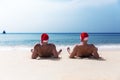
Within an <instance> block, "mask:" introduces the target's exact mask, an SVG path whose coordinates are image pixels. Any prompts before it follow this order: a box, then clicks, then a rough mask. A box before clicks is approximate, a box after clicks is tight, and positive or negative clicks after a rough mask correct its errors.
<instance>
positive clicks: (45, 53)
mask: <svg viewBox="0 0 120 80" xmlns="http://www.w3.org/2000/svg"><path fill="white" fill-rule="evenodd" d="M48 40H49V36H48V34H47V33H43V34H42V35H41V43H38V44H36V45H35V46H34V49H31V52H32V56H31V58H32V59H36V58H37V57H45V58H46V57H54V58H58V57H59V54H60V53H61V51H62V50H59V52H57V50H56V46H55V45H54V44H52V43H48Z"/></svg>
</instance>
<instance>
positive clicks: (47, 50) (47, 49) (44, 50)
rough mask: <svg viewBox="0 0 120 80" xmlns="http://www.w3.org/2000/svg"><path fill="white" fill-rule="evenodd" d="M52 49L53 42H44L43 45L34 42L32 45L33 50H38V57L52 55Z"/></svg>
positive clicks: (53, 46) (53, 47)
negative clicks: (33, 45)
mask: <svg viewBox="0 0 120 80" xmlns="http://www.w3.org/2000/svg"><path fill="white" fill-rule="evenodd" d="M53 49H55V45H54V44H45V45H40V44H36V45H35V47H34V50H36V51H37V52H38V55H39V56H40V57H50V56H52V55H53Z"/></svg>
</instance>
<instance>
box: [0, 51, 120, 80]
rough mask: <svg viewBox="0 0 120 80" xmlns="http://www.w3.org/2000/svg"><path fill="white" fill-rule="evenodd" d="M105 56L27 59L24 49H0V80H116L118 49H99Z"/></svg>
mask: <svg viewBox="0 0 120 80" xmlns="http://www.w3.org/2000/svg"><path fill="white" fill-rule="evenodd" d="M99 54H100V56H102V57H103V58H104V59H105V60H93V59H69V58H68V54H67V52H66V51H65V50H63V52H62V53H61V55H60V57H61V58H60V59H39V60H33V59H31V52H30V51H29V50H28V49H25V50H24V49H23V50H21V49H10V50H0V80H120V50H99Z"/></svg>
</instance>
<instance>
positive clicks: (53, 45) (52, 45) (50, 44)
mask: <svg viewBox="0 0 120 80" xmlns="http://www.w3.org/2000/svg"><path fill="white" fill-rule="evenodd" d="M48 45H49V46H51V47H56V46H55V44H53V43H49V44H48Z"/></svg>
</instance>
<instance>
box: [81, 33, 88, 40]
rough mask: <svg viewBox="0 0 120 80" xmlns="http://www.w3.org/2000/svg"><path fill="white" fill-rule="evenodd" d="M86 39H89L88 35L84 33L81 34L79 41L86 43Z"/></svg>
mask: <svg viewBox="0 0 120 80" xmlns="http://www.w3.org/2000/svg"><path fill="white" fill-rule="evenodd" d="M88 37H89V35H88V33H86V32H82V33H81V35H80V39H81V41H82V42H83V41H88Z"/></svg>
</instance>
